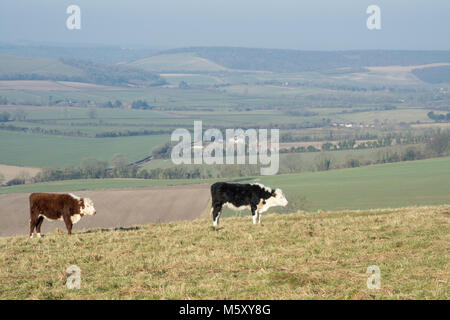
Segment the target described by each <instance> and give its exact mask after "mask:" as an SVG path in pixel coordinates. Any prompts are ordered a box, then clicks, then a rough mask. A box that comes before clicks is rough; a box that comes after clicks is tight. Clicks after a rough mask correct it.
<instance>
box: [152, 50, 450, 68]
mask: <svg viewBox="0 0 450 320" xmlns="http://www.w3.org/2000/svg"><path fill="white" fill-rule="evenodd" d="M168 54H172V55H173V54H192V55H196V56H197V57H201V58H205V59H208V60H210V61H212V62H214V63H216V64H218V65H220V66H223V67H225V68H229V69H241V70H261V71H263V70H265V71H273V72H308V71H325V72H326V71H329V70H335V69H339V68H353V69H354V70H361V69H360V68H364V67H370V66H389V65H400V66H406V65H423V64H430V63H437V62H450V51H394V50H366V51H299V50H283V49H258V48H239V47H191V48H179V49H172V50H166V51H163V52H160V55H168Z"/></svg>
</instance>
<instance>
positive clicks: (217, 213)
mask: <svg viewBox="0 0 450 320" xmlns="http://www.w3.org/2000/svg"><path fill="white" fill-rule="evenodd" d="M221 213H222V205H221V204H220V205H219V204H216V205H214V206H213V211H212V217H213V226H214V227H217V226H218V225H219V218H220V214H221Z"/></svg>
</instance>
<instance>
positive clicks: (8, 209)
mask: <svg viewBox="0 0 450 320" xmlns="http://www.w3.org/2000/svg"><path fill="white" fill-rule="evenodd" d="M74 193H75V194H76V195H77V196H81V197H88V198H91V199H92V200H93V201H94V206H95V209H96V210H97V214H96V215H95V216H85V217H83V218H82V219H81V220H80V222H78V223H77V224H75V225H74V227H73V231H74V232H76V231H77V230H82V229H88V228H113V227H127V226H132V225H139V224H148V223H161V222H171V221H181V220H194V219H196V218H199V217H200V216H203V217H204V216H205V215H206V214H207V212H209V210H208V209H209V199H210V191H209V185H195V186H176V187H157V188H155V187H154V188H146V189H133V190H132V189H130V190H100V191H77V192H74ZM29 195H30V194H29V193H17V194H2V195H0V237H7V236H13V235H26V234H28V233H29V225H28V224H29V219H30V210H29V201H28V197H29ZM57 228H59V229H62V230H64V232H66V227H65V225H64V222H62V221H47V220H45V221H44V223H43V224H42V229H41V231H42V234H43V235H45V234H46V233H48V232H51V231H54V230H55V229H57Z"/></svg>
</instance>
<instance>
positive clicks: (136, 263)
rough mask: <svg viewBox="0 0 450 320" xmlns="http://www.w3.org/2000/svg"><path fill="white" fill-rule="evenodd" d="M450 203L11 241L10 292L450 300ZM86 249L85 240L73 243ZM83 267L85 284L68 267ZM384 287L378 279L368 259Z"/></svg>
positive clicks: (5, 247) (3, 254)
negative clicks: (74, 280) (374, 282)
mask: <svg viewBox="0 0 450 320" xmlns="http://www.w3.org/2000/svg"><path fill="white" fill-rule="evenodd" d="M449 214H450V207H449V206H439V207H409V208H401V209H395V210H394V209H386V210H373V211H342V212H325V213H306V212H298V213H295V214H287V215H277V214H272V215H268V216H264V217H263V220H262V223H263V224H262V225H257V226H254V225H252V224H251V222H250V219H249V218H248V217H246V218H239V217H234V218H228V219H222V225H221V227H220V228H219V229H218V230H215V229H213V228H212V227H211V226H210V221H209V220H196V221H193V222H180V223H169V224H158V225H147V226H140V227H135V228H124V229H115V230H113V229H104V230H95V229H94V230H89V231H84V232H77V233H75V234H74V235H73V236H71V237H69V236H67V235H66V234H65V233H64V232H55V233H51V234H48V235H47V236H45V237H44V238H41V239H29V238H28V237H13V238H1V239H0V298H1V299H201V298H205V299H449V298H450V290H449V288H450V286H449V283H448V282H449V279H450V265H449V259H448V243H449V240H450V238H449V234H450V229H449V226H450V224H449ZM74 248H76V250H74ZM71 265H76V266H78V267H79V268H80V269H81V289H80V290H69V289H67V287H66V280H67V276H66V274H65V272H66V269H67V268H68V267H69V266H71ZM371 265H377V266H378V267H379V268H380V270H381V273H380V277H381V288H380V289H368V288H367V286H366V282H367V279H368V277H369V274H366V270H367V267H368V266H371Z"/></svg>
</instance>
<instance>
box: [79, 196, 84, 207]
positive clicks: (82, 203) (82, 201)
mask: <svg viewBox="0 0 450 320" xmlns="http://www.w3.org/2000/svg"><path fill="white" fill-rule="evenodd" d="M79 203H80V207H81V208H84V199H83V198H81V199H80V201H79Z"/></svg>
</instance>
